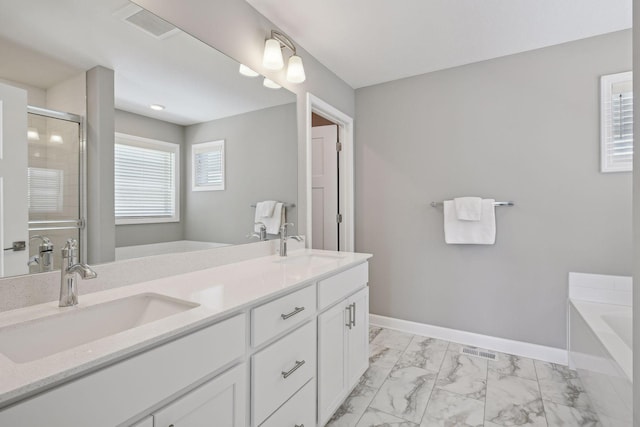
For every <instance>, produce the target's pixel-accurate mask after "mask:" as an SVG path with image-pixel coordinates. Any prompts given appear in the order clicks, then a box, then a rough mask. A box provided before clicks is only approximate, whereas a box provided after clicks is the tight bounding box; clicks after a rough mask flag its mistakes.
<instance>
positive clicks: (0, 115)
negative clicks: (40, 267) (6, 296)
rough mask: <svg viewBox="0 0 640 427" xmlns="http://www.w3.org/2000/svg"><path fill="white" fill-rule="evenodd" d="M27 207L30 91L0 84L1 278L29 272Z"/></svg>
mask: <svg viewBox="0 0 640 427" xmlns="http://www.w3.org/2000/svg"><path fill="white" fill-rule="evenodd" d="M28 227H29V208H28V206H27V92H26V91H24V90H23V89H18V88H16V87H13V86H8V85H4V84H0V243H1V244H2V247H1V248H0V249H3V250H1V251H0V277H4V276H15V275H17V274H26V273H28V272H29V267H28V265H27V262H28V261H29V252H28V251H27V250H22V251H14V250H11V249H9V250H7V249H8V248H12V247H13V242H25V244H28V243H29V242H28V240H29V231H28Z"/></svg>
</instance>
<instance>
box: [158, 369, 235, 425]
mask: <svg viewBox="0 0 640 427" xmlns="http://www.w3.org/2000/svg"><path fill="white" fill-rule="evenodd" d="M246 382H247V366H246V364H244V363H243V364H241V365H239V366H237V367H235V368H233V369H231V370H230V371H227V372H225V373H224V374H222V375H220V376H218V377H216V378H214V379H212V380H211V381H209V382H207V383H205V384H203V385H202V386H200V387H198V388H197V389H195V390H193V391H191V392H189V393H187V394H186V395H184V396H183V397H181V398H179V399H178V400H176V401H174V402H172V403H170V404H169V405H168V406H166V407H164V408H162V409H161V410H159V411H157V412H156V413H154V414H153V425H154V427H170V426H173V427H207V426H210V427H245V425H246V424H245V420H246V419H247V418H246V415H247V414H246V412H247V388H246V387H247V386H246Z"/></svg>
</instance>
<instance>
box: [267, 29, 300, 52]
mask: <svg viewBox="0 0 640 427" xmlns="http://www.w3.org/2000/svg"><path fill="white" fill-rule="evenodd" d="M271 38H272V39H274V40H277V41H278V42H279V43H280V48H281V49H282V48H285V47H286V48H288V49H289V50H290V51H291V52H293V54H294V55H295V54H296V46H295V45H294V44H293V42H292V41H291V40H290V39H289V37H287V36H285V35H284V34H282V33H281V32H280V31H276V30H271Z"/></svg>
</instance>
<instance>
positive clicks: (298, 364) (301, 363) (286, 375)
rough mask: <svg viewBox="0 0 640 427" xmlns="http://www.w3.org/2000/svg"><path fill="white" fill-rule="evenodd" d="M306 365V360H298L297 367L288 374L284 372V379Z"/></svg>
mask: <svg viewBox="0 0 640 427" xmlns="http://www.w3.org/2000/svg"><path fill="white" fill-rule="evenodd" d="M302 365H304V360H300V361H298V360H296V365H295V366H294V367H293V368H291V369H289V370H288V371H287V372H285V371H282V378H287V377H288V376H289V375H291V374H293V373H294V372H295V371H296V370H298V368H299V367H300V366H302Z"/></svg>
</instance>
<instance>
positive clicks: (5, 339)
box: [0, 294, 199, 363]
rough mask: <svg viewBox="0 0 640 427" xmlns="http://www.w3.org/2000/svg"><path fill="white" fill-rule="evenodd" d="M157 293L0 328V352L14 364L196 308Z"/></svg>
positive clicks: (71, 310) (69, 309)
mask: <svg viewBox="0 0 640 427" xmlns="http://www.w3.org/2000/svg"><path fill="white" fill-rule="evenodd" d="M198 305H199V304H194V303H191V302H187V301H182V300H178V299H174V298H169V297H166V296H163V295H158V294H140V295H135V296H131V297H127V298H122V299H119V300H115V301H109V302H105V303H102V304H97V305H94V306H91V307H86V308H82V307H80V308H78V307H70V308H66V309H64V310H66V311H65V312H64V313H60V314H55V315H53V316H48V317H43V318H40V319H36V320H33V321H28V322H24V323H20V324H17V325H12V326H7V327H5V328H2V329H0V353H2V354H4V355H5V356H6V357H8V358H9V359H11V360H12V361H14V362H16V363H26V362H31V361H33V360H37V359H41V358H43V357H46V356H50V355H52V354H55V353H59V352H61V351H64V350H68V349H71V348H74V347H77V346H79V345H82V344H86V343H89V342H92V341H95V340H98V339H100V338H104V337H107V336H109V335H114V334H117V333H118V332H122V331H126V330H128V329H132V328H135V327H136V326H140V325H144V324H146V323H150V322H153V321H156V320H160V319H163V318H165V317H168V316H171V315H173V314H177V313H181V312H183V311H186V310H190V309H192V308H194V307H197V306H198Z"/></svg>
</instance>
